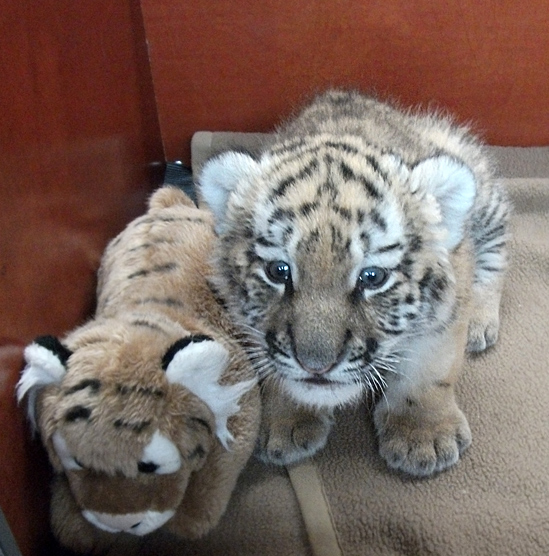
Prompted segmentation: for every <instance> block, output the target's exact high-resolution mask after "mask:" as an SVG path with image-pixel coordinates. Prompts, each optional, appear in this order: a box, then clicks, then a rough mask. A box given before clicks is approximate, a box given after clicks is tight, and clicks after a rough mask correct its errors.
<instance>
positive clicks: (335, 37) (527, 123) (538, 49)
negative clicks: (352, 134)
mask: <svg viewBox="0 0 549 556" xmlns="http://www.w3.org/2000/svg"><path fill="white" fill-rule="evenodd" d="M142 5H143V13H144V18H145V26H146V30H147V38H148V41H149V44H150V49H151V66H152V72H153V78H154V82H155V90H156V98H157V106H158V111H159V116H160V122H161V127H162V134H163V139H164V143H165V148H166V152H167V155H168V157H169V158H177V157H179V156H184V157H187V156H188V143H189V139H190V137H191V134H192V133H193V132H194V131H196V130H198V129H209V130H230V131H235V130H236V131H267V130H269V129H271V127H272V126H273V124H275V122H277V121H278V119H279V117H280V116H286V115H288V114H289V113H290V111H291V109H292V106H294V105H295V103H299V102H300V101H301V99H303V98H304V97H307V96H308V95H310V93H311V92H312V91H315V90H318V89H323V88H325V87H327V86H333V85H335V86H354V87H360V88H362V89H366V90H368V89H375V90H377V91H378V92H379V93H381V94H384V95H385V94H389V95H391V96H393V97H395V98H397V99H399V100H401V101H402V102H403V103H406V104H416V103H423V104H430V103H432V104H434V105H437V106H441V107H446V108H448V109H450V110H451V111H453V112H454V113H456V115H457V116H458V117H459V118H460V119H461V120H463V121H469V120H472V121H473V122H475V125H476V127H477V129H478V130H479V131H481V132H483V134H484V135H485V137H486V138H487V140H488V141H490V142H491V143H493V144H499V145H534V144H548V143H549V110H547V108H546V101H547V98H548V97H549V72H548V71H547V60H548V59H549V33H548V29H549V7H548V4H547V1H546V0H531V1H529V2H528V4H527V6H526V4H525V3H524V2H520V1H519V0H486V1H483V2H478V1H476V0H456V1H452V2H449V1H446V2H433V1H432V0H415V1H413V2H410V1H406V0H389V1H381V0H374V1H369V2H359V1H356V0H330V1H329V2H318V1H317V0H302V1H300V2H295V1H289V0H288V1H287V0H263V1H261V2H249V1H248V0H224V1H223V2H211V1H210V0H195V1H193V2H180V1H178V0H142Z"/></svg>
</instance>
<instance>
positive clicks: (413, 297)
mask: <svg viewBox="0 0 549 556" xmlns="http://www.w3.org/2000/svg"><path fill="white" fill-rule="evenodd" d="M199 185H200V191H201V195H202V198H203V200H204V201H205V202H206V203H207V204H208V205H209V206H210V208H211V209H212V211H213V213H214V218H215V221H216V230H217V233H218V243H217V248H216V252H215V261H214V264H215V268H216V274H217V277H216V280H217V287H218V288H219V290H220V293H221V294H222V296H224V297H225V299H226V300H227V303H228V305H229V308H230V310H231V311H232V313H233V316H234V318H235V319H236V320H237V321H239V322H241V323H243V325H244V326H246V327H247V330H249V331H251V332H250V333H251V334H253V335H255V337H256V339H258V341H259V343H260V349H259V351H258V349H257V348H256V349H255V351H253V353H252V352H251V356H252V357H254V358H256V359H255V360H256V363H257V366H258V367H259V372H260V374H261V376H262V378H263V397H264V399H263V402H264V415H263V423H262V429H261V434H260V439H259V448H258V449H259V452H260V457H262V459H264V460H265V461H268V462H272V463H278V464H288V463H292V462H295V461H298V460H300V459H302V458H304V457H308V456H311V455H312V454H314V453H315V452H316V451H317V450H319V449H320V448H321V447H322V446H323V445H324V444H325V442H326V438H327V436H328V433H329V430H330V428H331V425H332V422H333V417H332V413H333V410H334V408H335V407H337V406H343V405H345V404H349V403H351V402H356V401H357V400H358V399H359V397H360V396H361V394H362V393H363V392H364V391H366V390H367V391H370V392H372V391H373V392H378V393H380V395H379V396H378V397H377V399H378V401H377V405H376V407H375V409H374V414H373V417H374V423H375V427H376V431H377V435H378V440H379V449H380V453H381V455H382V456H383V458H384V459H385V460H386V461H387V463H388V465H389V466H390V467H391V468H394V469H396V470H400V471H403V472H406V473H409V474H412V475H416V476H427V475H431V474H432V473H435V472H438V471H441V470H444V469H446V468H447V467H449V466H451V465H453V464H455V463H456V462H457V461H458V459H459V456H460V454H461V453H462V452H463V451H464V450H465V449H466V448H467V447H468V446H469V444H470V443H471V432H470V429H469V425H468V423H467V419H466V418H465V416H464V414H463V413H462V411H461V410H460V408H459V407H458V405H457V403H456V398H455V392H454V388H455V384H456V381H457V379H458V375H459V373H460V369H461V367H462V361H463V356H464V352H465V351H466V349H467V350H469V351H472V352H479V351H482V350H484V349H486V348H487V347H488V346H491V345H492V344H494V342H495V341H496V339H497V336H498V327H499V303H500V297H501V291H502V279H503V274H504V269H505V267H506V259H507V255H506V244H507V241H508V215H509V205H508V201H507V200H506V196H505V193H504V192H503V191H502V189H501V187H500V185H499V184H498V183H497V181H496V180H495V179H494V177H493V174H492V169H491V166H490V162H489V161H488V160H487V158H486V156H485V153H484V152H483V149H482V147H481V145H480V144H479V142H478V141H477V139H476V138H475V137H473V136H472V135H471V134H470V133H469V130H468V129H466V128H464V127H460V126H457V125H455V124H454V123H453V122H452V121H451V120H450V119H449V118H448V117H446V116H441V115H438V114H431V113H426V114H421V113H414V112H403V111H400V110H398V109H396V108H394V107H393V106H391V105H389V104H386V103H383V102H380V101H378V100H376V99H374V98H370V97H367V96H363V95H361V94H359V93H357V92H345V91H330V92H327V93H325V94H323V95H320V96H318V97H317V98H316V99H315V100H314V101H313V102H312V104H310V105H309V106H307V107H306V108H305V109H304V110H303V111H302V112H301V113H300V114H299V115H297V117H296V118H295V119H293V120H292V121H289V122H288V123H287V124H286V125H284V126H282V127H281V129H279V131H278V132H277V134H276V136H275V140H274V143H271V144H270V145H269V146H265V148H264V149H263V151H262V152H261V153H260V155H259V156H251V155H249V154H246V153H244V152H226V153H224V154H221V155H218V156H216V157H214V158H213V159H211V160H210V161H208V162H207V163H206V165H205V166H204V168H203V171H202V172H201V174H200V176H199Z"/></svg>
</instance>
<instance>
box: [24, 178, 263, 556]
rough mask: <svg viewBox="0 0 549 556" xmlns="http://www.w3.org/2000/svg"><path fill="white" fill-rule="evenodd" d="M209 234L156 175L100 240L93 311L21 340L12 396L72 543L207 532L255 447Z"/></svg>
mask: <svg viewBox="0 0 549 556" xmlns="http://www.w3.org/2000/svg"><path fill="white" fill-rule="evenodd" d="M212 239H213V229H212V220H211V216H210V214H209V213H208V212H206V211H204V210H199V209H197V208H195V207H194V205H193V204H192V202H191V201H190V200H189V199H188V198H187V197H186V196H185V195H184V194H183V192H181V191H180V190H178V189H176V188H174V187H163V188H161V189H159V190H158V191H157V192H156V193H155V194H154V195H153V196H152V198H151V200H150V208H149V211H148V212H147V213H146V214H145V215H144V216H142V217H140V218H137V219H136V220H134V221H133V222H132V223H130V224H129V225H128V227H127V228H126V229H125V230H124V231H123V232H122V233H121V234H120V235H119V236H118V237H117V238H115V239H114V240H113V241H112V242H111V243H110V245H109V246H108V248H107V250H106V252H105V254H104V257H103V260H102V265H101V268H100V272H99V285H98V305H97V313H96V315H95V318H94V319H93V320H91V321H90V322H89V323H87V324H85V325H83V326H82V327H80V328H77V329H76V330H74V331H73V332H71V333H70V334H69V335H68V336H67V337H66V338H64V339H63V340H62V341H59V340H58V339H57V338H55V337H51V336H46V337H41V338H37V339H36V340H35V341H34V342H33V343H32V344H30V345H29V346H27V348H26V349H25V357H26V362H27V366H26V368H25V370H24V372H23V374H22V377H21V379H20V382H19V384H18V396H19V399H21V398H23V397H24V396H26V397H27V398H28V409H29V413H30V416H31V419H32V421H33V422H34V423H35V425H36V426H37V428H38V430H39V432H40V435H41V437H42V440H43V442H44V445H45V446H46V448H47V451H48V454H49V457H50V460H51V462H52V464H53V467H54V468H55V471H56V472H57V476H56V479H55V483H54V488H53V498H52V528H53V531H54V533H55V535H56V536H57V537H58V538H59V540H60V542H61V543H62V544H64V545H66V546H68V547H70V548H71V549H73V550H76V551H78V552H82V553H85V554H92V553H94V554H95V553H101V552H102V551H103V550H105V549H106V548H107V547H108V546H110V545H111V544H112V543H113V542H115V541H116V542H119V541H120V537H121V536H122V537H124V535H121V534H122V533H127V534H133V535H145V534H148V533H150V532H152V531H154V530H156V529H158V528H160V527H164V528H166V529H168V530H169V531H171V532H173V533H175V534H177V535H181V536H184V537H198V536H201V535H203V534H205V533H206V532H207V531H209V530H210V529H211V528H213V527H214V526H215V525H216V523H217V522H218V520H219V519H220V517H221V515H222V513H223V512H224V510H225V508H226V506H227V503H228V501H229V497H230V495H231V492H232V490H233V487H234V485H235V483H236V479H237V477H238V475H239V473H240V471H241V469H242V468H243V466H244V464H245V463H246V461H247V459H248V458H249V456H250V454H251V452H252V450H253V446H254V443H255V440H256V438H257V430H258V427H259V393H258V387H257V381H256V380H255V378H254V373H253V371H252V369H251V367H250V365H249V363H248V362H247V358H246V355H245V353H244V352H243V351H242V349H241V348H240V347H239V344H238V343H237V341H236V340H235V339H234V338H235V331H234V330H233V327H232V325H231V322H230V321H229V320H228V318H227V315H226V314H225V310H224V308H223V307H222V305H221V304H220V303H219V302H218V300H217V299H216V298H215V296H214V295H213V294H212V290H211V289H210V287H209V285H208V277H209V275H210V267H209V265H208V256H209V253H210V250H211V244H212ZM122 541H123V538H122Z"/></svg>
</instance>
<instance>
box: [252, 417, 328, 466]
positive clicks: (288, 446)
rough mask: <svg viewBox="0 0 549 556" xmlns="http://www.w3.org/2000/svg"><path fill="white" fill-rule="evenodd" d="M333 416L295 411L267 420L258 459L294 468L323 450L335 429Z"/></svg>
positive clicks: (264, 423)
mask: <svg viewBox="0 0 549 556" xmlns="http://www.w3.org/2000/svg"><path fill="white" fill-rule="evenodd" d="M332 424H333V419H332V417H331V414H327V413H318V412H311V411H309V410H307V409H305V408H295V409H293V411H292V410H290V411H288V412H287V413H286V414H285V415H284V416H282V415H279V416H277V418H270V419H269V418H266V419H265V418H264V419H263V422H262V424H261V428H260V431H259V438H258V442H257V449H256V455H257V457H258V458H259V459H260V460H261V461H263V462H265V463H272V464H275V465H290V464H292V463H296V462H298V461H300V460H303V459H306V458H309V457H311V456H313V455H314V454H315V453H316V452H318V451H319V450H321V449H322V448H323V447H324V446H325V444H326V441H327V439H328V435H329V433H330V430H331V428H332Z"/></svg>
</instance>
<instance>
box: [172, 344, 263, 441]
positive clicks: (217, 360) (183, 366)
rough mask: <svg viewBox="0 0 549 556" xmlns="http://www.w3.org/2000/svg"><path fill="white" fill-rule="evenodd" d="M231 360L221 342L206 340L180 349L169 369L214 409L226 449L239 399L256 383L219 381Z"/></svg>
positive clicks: (174, 379) (218, 431) (177, 380)
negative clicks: (226, 382)
mask: <svg viewBox="0 0 549 556" xmlns="http://www.w3.org/2000/svg"><path fill="white" fill-rule="evenodd" d="M228 364H229V353H228V351H227V350H226V349H225V348H224V347H223V346H222V345H221V344H220V343H219V342H215V341H208V340H206V341H202V342H191V343H190V344H188V345H187V346H185V347H184V348H182V349H181V350H179V351H178V352H177V353H176V354H175V355H174V357H173V359H172V361H171V362H170V364H169V365H168V368H167V369H166V377H167V379H168V380H169V381H170V382H177V383H179V384H181V385H182V386H184V387H185V388H187V389H189V390H190V391H191V392H192V393H193V394H194V395H195V396H197V397H199V398H200V399H201V400H203V401H204V402H205V403H206V405H207V406H208V407H209V408H210V409H211V411H212V413H213V414H214V416H215V422H216V434H217V437H218V438H219V440H220V442H221V444H223V446H224V447H225V448H226V449H228V447H229V442H231V441H232V440H233V436H232V434H231V433H230V432H229V429H228V428H227V419H228V418H229V417H230V416H231V415H234V414H235V413H237V412H238V411H239V409H240V406H239V405H238V400H239V399H240V398H241V396H242V395H243V394H245V393H246V392H247V391H248V390H249V389H250V388H251V387H252V386H253V385H254V384H255V383H256V381H255V380H254V379H252V380H247V381H244V382H239V383H237V384H230V385H221V384H219V379H220V378H221V375H222V374H223V372H224V371H225V369H226V368H227V365H228Z"/></svg>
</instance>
